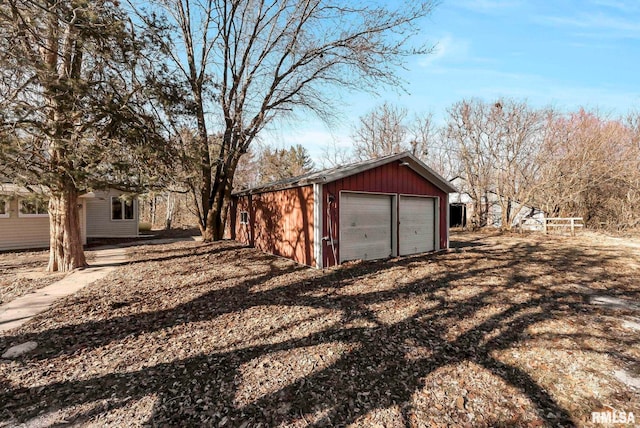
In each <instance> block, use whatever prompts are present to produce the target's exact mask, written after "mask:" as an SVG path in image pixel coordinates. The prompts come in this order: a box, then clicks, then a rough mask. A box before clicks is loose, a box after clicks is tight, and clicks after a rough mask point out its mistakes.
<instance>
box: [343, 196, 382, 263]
mask: <svg viewBox="0 0 640 428" xmlns="http://www.w3.org/2000/svg"><path fill="white" fill-rule="evenodd" d="M339 245H340V262H343V261H345V260H357V259H362V260H374V259H382V258H385V257H389V256H390V255H391V196H387V195H370V194H363V193H342V194H341V195H340V241H339Z"/></svg>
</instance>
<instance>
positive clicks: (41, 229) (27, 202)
mask: <svg viewBox="0 0 640 428" xmlns="http://www.w3.org/2000/svg"><path fill="white" fill-rule="evenodd" d="M47 194H48V191H47V189H46V188H44V187H41V186H28V187H24V186H16V185H14V184H7V183H3V184H0V251H4V250H17V249H26V248H47V247H48V246H49V215H48V213H47V203H48V202H47V201H48V197H47ZM78 209H79V210H80V228H81V232H82V240H83V243H84V244H86V243H87V238H124V237H134V236H138V202H137V198H136V197H135V196H128V195H127V194H126V193H125V192H122V191H120V190H116V189H109V190H104V191H95V192H89V193H85V194H83V195H81V196H80V197H79V203H78Z"/></svg>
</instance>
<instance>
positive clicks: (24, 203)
mask: <svg viewBox="0 0 640 428" xmlns="http://www.w3.org/2000/svg"><path fill="white" fill-rule="evenodd" d="M20 214H38V207H37V205H36V202H35V201H32V200H27V199H22V200H21V201H20Z"/></svg>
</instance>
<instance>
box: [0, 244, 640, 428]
mask: <svg viewBox="0 0 640 428" xmlns="http://www.w3.org/2000/svg"><path fill="white" fill-rule="evenodd" d="M452 247H455V249H454V250H452V251H450V252H448V253H440V254H429V255H423V256H416V257H409V258H400V259H393V260H389V261H382V262H371V263H366V262H365V263H349V264H346V265H343V266H341V267H340V268H337V269H330V270H326V271H324V272H323V271H319V270H313V269H309V268H305V267H301V266H299V265H296V264H294V263H293V262H290V261H288V260H285V259H282V258H277V257H273V256H270V255H266V254H263V253H260V252H258V251H256V250H254V249H250V248H244V247H242V246H240V245H238V244H236V243H233V242H219V243H213V244H203V243H198V242H190V241H186V242H178V243H174V244H167V245H145V246H137V247H132V248H130V249H129V251H130V254H131V262H130V263H129V264H127V265H125V266H122V267H120V268H118V269H117V270H116V271H115V272H114V273H112V274H110V275H109V276H108V277H106V278H104V279H103V280H100V281H98V282H96V283H94V284H92V285H90V286H88V287H86V288H84V289H83V290H81V291H80V292H79V293H77V294H76V295H74V296H70V297H67V298H65V299H62V300H61V301H59V302H58V303H57V304H56V305H55V306H54V307H53V308H52V309H51V310H49V311H47V312H45V313H43V314H41V315H39V316H37V317H36V318H34V319H33V320H32V321H31V322H29V323H27V324H25V325H24V326H23V327H21V328H19V329H17V330H13V331H10V332H7V333H5V335H4V336H0V351H3V350H4V349H6V348H8V347H9V346H12V345H16V344H20V343H24V342H27V341H35V342H37V343H38V348H37V349H36V350H35V351H33V352H32V353H29V354H25V355H23V356H22V357H20V358H18V359H16V360H0V385H1V389H0V403H2V406H0V426H13V425H16V424H19V423H22V422H27V423H28V424H30V425H31V426H50V425H56V424H66V423H73V424H76V425H79V426H143V425H154V426H155V425H160V426H165V425H170V426H233V427H236V426H240V427H242V426H243V427H255V426H263V427H266V426H293V427H305V426H316V427H320V426H380V427H382V426H386V427H395V426H398V427H404V426H411V427H414V426H415V427H440V426H442V427H444V426H456V427H458V426H474V427H490V426H491V427H494V426H532V427H534V426H574V425H577V426H590V425H591V412H592V411H601V410H607V409H617V410H624V411H626V412H634V414H635V415H637V416H636V418H639V419H640V405H639V404H638V403H640V392H639V391H638V390H636V389H633V387H631V386H629V385H628V384H626V383H624V382H623V381H621V380H619V378H618V377H616V375H615V373H616V372H620V371H624V372H625V373H627V374H628V375H629V376H631V377H633V376H635V377H640V363H639V362H640V344H639V336H640V332H638V330H636V329H635V328H634V327H633V326H634V325H635V324H634V323H636V322H637V321H638V317H640V313H638V306H637V304H636V303H637V302H638V301H640V299H639V297H640V254H639V251H640V249H636V248H633V247H623V246H621V245H616V244H613V243H611V242H609V241H606V240H604V239H590V238H585V237H584V236H583V237H577V238H565V237H553V236H551V237H545V236H538V235H530V236H517V235H497V234H486V233H474V234H472V233H464V234H457V235H454V236H452ZM603 296H604V297H605V300H604V301H605V304H598V303H597V302H598V298H601V297H603ZM607 299H608V300H607ZM607 302H608V303H607ZM611 302H613V303H611ZM630 326H631V327H630Z"/></svg>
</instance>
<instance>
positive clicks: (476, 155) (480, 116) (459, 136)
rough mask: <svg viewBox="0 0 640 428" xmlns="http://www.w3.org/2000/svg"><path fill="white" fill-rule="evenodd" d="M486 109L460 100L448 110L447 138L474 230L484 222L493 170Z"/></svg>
mask: <svg viewBox="0 0 640 428" xmlns="http://www.w3.org/2000/svg"><path fill="white" fill-rule="evenodd" d="M486 110H487V106H486V105H485V104H484V103H482V102H481V101H479V100H471V101H460V102H458V103H456V104H454V105H453V106H452V107H451V108H450V109H449V118H448V122H447V130H446V138H447V140H448V141H449V144H451V145H455V147H456V150H457V156H458V158H459V160H460V166H461V172H462V174H463V176H464V181H465V186H464V188H462V189H460V190H462V191H464V192H466V193H468V194H469V195H470V196H471V199H472V201H473V219H472V222H473V224H474V225H475V226H476V227H481V226H485V225H486V223H487V206H486V204H483V201H486V200H487V197H488V194H489V192H490V191H491V190H492V178H493V167H492V165H491V150H490V146H491V144H492V141H493V139H494V135H495V129H493V127H492V124H491V123H490V122H489V121H488V120H487V118H488V113H487V111H486Z"/></svg>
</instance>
